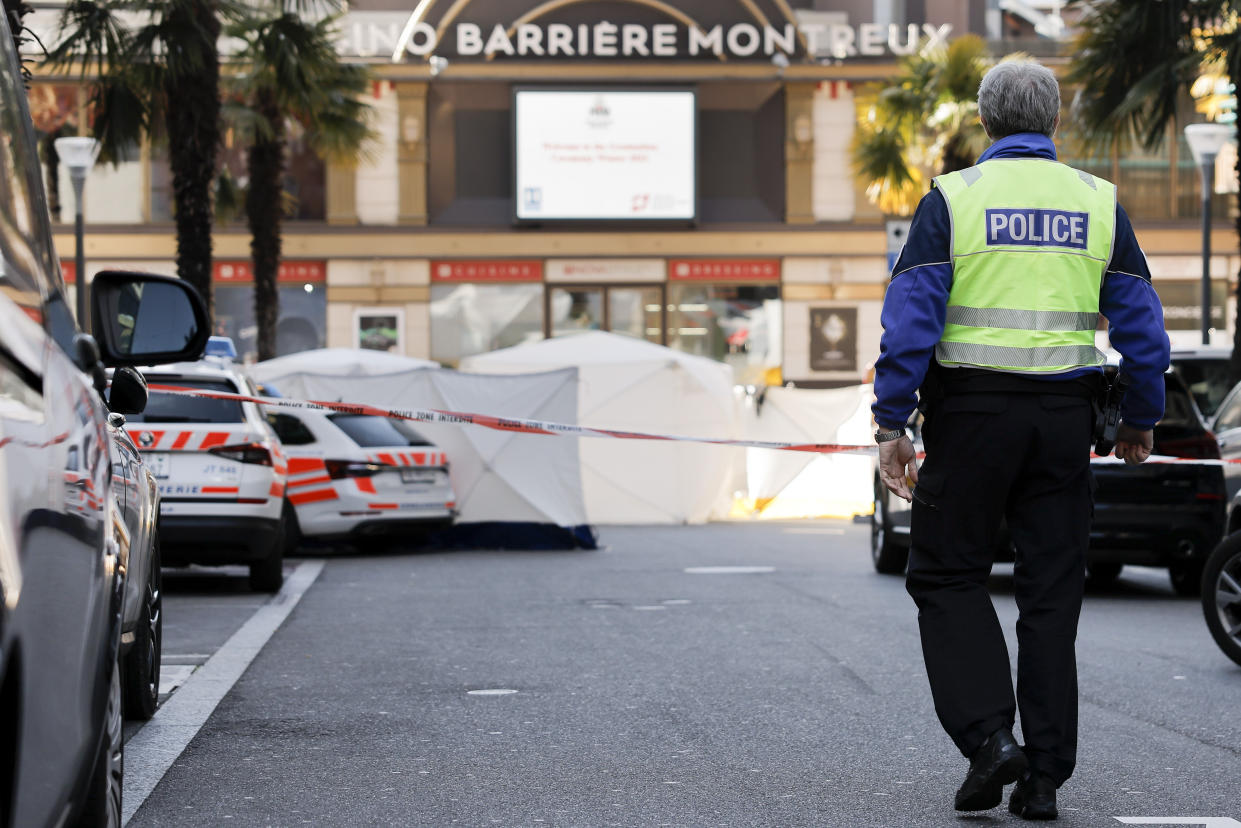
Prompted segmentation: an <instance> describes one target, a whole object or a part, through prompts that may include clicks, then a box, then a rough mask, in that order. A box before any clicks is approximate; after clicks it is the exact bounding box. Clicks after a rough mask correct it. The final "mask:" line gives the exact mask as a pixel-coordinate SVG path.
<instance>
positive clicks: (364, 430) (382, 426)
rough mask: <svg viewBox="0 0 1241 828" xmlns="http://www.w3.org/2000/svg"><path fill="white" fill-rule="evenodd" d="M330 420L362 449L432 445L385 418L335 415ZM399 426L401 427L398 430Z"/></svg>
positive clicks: (416, 434)
mask: <svg viewBox="0 0 1241 828" xmlns="http://www.w3.org/2000/svg"><path fill="white" fill-rule="evenodd" d="M328 419H330V420H331V421H332V422H333V423H334V424H335V425H336V426H337V427H338V428H339V429H340V430H341V431H343V432H345V434H347V435H348V436H349V439H350V440H353V442H355V443H357V444H358V445H359V446H361V447H362V448H378V447H381V446H426V445H430V443H428V442H427V441H426V440H424V439H423V438H422V436H421V435H419V434H418V432H416V431H414V430H413V429H411V428H408V427H405V426H404V424H403V423H395V422H393V421H392V420H389V419H386V418H384V417H368V416H365V415H361V414H334V415H332V416H331V417H329V418H328ZM398 425H400V426H401V427H400V428H398ZM406 432H407V433H406Z"/></svg>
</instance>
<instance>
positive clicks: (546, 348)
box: [461, 331, 745, 524]
mask: <svg viewBox="0 0 1241 828" xmlns="http://www.w3.org/2000/svg"><path fill="white" fill-rule="evenodd" d="M461 367H462V370H464V371H471V372H478V373H488V374H524V373H527V372H532V371H546V370H551V369H555V368H564V367H575V368H577V371H578V382H579V388H580V396H579V398H578V414H579V416H578V420H577V422H578V423H579V424H581V425H584V426H595V427H603V428H616V429H624V430H630V431H643V432H654V433H661V434H672V435H687V436H701V437H724V438H733V437H736V436H737V435H738V433H739V429H740V416H739V412H738V405H737V402H736V398H735V395H734V393H733V375H732V369H731V368H729V367H728V366H727V365H724V364H723V363H720V362H716V361H715V360H713V359H707V358H705V357H699V356H693V355H691V354H685V353H682V352H680V351H675V350H673V349H671V348H665V347H663V346H662V345H654V344H652V343H649V342H646V341H643V340H640V339H633V338H631V337H626V336H621V335H619V334H611V333H604V332H601V331H591V332H587V333H581V334H575V335H573V336H564V337H558V338H555V339H547V340H543V341H540V342H534V343H530V344H526V345H518V346H516V347H514V348H506V349H504V350H500V351H492V352H491V353H487V354H479V355H477V356H472V357H468V358H466V359H464V360H462V362H461ZM579 442H580V447H579V452H580V454H581V464H582V471H581V477H582V486H583V493H584V496H585V501H586V515H587V517H588V518H589V520H590V522H591V523H645V524H652V523H665V524H666V523H701V522H704V521H706V520H708V519H710V518H712V517H723V516H726V515H727V514H728V511H729V508H730V506H731V502H732V492H733V490H734V489H736V488H740V485H741V484H742V483H743V478H742V476H741V464H742V463H743V462H744V457H745V452H744V450H742V449H735V448H724V447H719V446H708V445H699V444H692V443H665V442H654V441H645V440H609V439H596V438H583V439H581V440H580V441H579Z"/></svg>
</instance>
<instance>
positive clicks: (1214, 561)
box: [1202, 533, 1241, 664]
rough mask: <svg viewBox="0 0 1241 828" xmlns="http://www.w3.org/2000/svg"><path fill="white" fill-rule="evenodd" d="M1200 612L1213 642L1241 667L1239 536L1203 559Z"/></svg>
mask: <svg viewBox="0 0 1241 828" xmlns="http://www.w3.org/2000/svg"><path fill="white" fill-rule="evenodd" d="M1202 611H1203V613H1204V614H1205V615H1206V619H1207V629H1209V630H1210V631H1211V636H1212V637H1213V638H1214V639H1215V643H1216V644H1218V645H1219V648H1220V649H1221V650H1223V651H1224V655H1226V656H1228V657H1229V658H1231V659H1232V660H1233V661H1235V662H1237V663H1238V664H1241V533H1238V534H1233V535H1229V536H1228V537H1227V538H1225V539H1224V541H1223V543H1221V544H1220V545H1219V546H1217V547H1215V551H1214V552H1212V553H1211V556H1210V557H1209V558H1207V562H1206V568H1205V570H1204V572H1203V574H1202Z"/></svg>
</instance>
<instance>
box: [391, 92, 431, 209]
mask: <svg viewBox="0 0 1241 828" xmlns="http://www.w3.org/2000/svg"><path fill="white" fill-rule="evenodd" d="M396 98H397V156H396V158H397V177H398V185H397V186H398V192H399V193H400V206H399V212H398V214H397V223H398V224H426V223H427V85H426V84H425V83H398V84H396Z"/></svg>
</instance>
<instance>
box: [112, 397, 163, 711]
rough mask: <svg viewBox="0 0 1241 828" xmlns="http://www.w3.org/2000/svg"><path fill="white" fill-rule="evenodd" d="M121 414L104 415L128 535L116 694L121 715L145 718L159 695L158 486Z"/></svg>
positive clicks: (160, 606) (160, 594) (160, 624)
mask: <svg viewBox="0 0 1241 828" xmlns="http://www.w3.org/2000/svg"><path fill="white" fill-rule="evenodd" d="M124 424H125V419H124V416H123V415H117V414H115V413H114V414H111V415H110V416H109V417H108V436H109V437H110V440H109V443H110V445H111V454H112V458H111V459H112V481H113V486H114V487H115V488H116V489H117V495H116V499H117V505H118V507H119V509H120V513H121V518H122V520H123V521H124V522H125V529H126V531H128V533H129V558H128V560H127V561H126V563H125V599H124V604H123V607H124V609H123V611H122V613H121V691H122V692H121V696H122V698H123V700H124V705H125V716H126V717H127V718H131V719H140V720H143V721H145V720H147V719H149V718H151V717H152V716H154V715H155V705H156V702H157V701H158V698H159V668H160V663H161V661H162V656H163V639H164V611H163V607H164V602H163V582H162V580H161V578H160V545H159V532H158V523H159V487H158V485H156V481H155V475H153V474H152V473H151V470H150V468H149V467H148V466H147V465H146V464H145V463H143V462H142V457H141V455H140V454H139V453H138V448H137V446H135V445H134V442H133V440H132V439H131V438H130V436H129V433H128V432H127V431H126V430H125V428H124Z"/></svg>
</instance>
